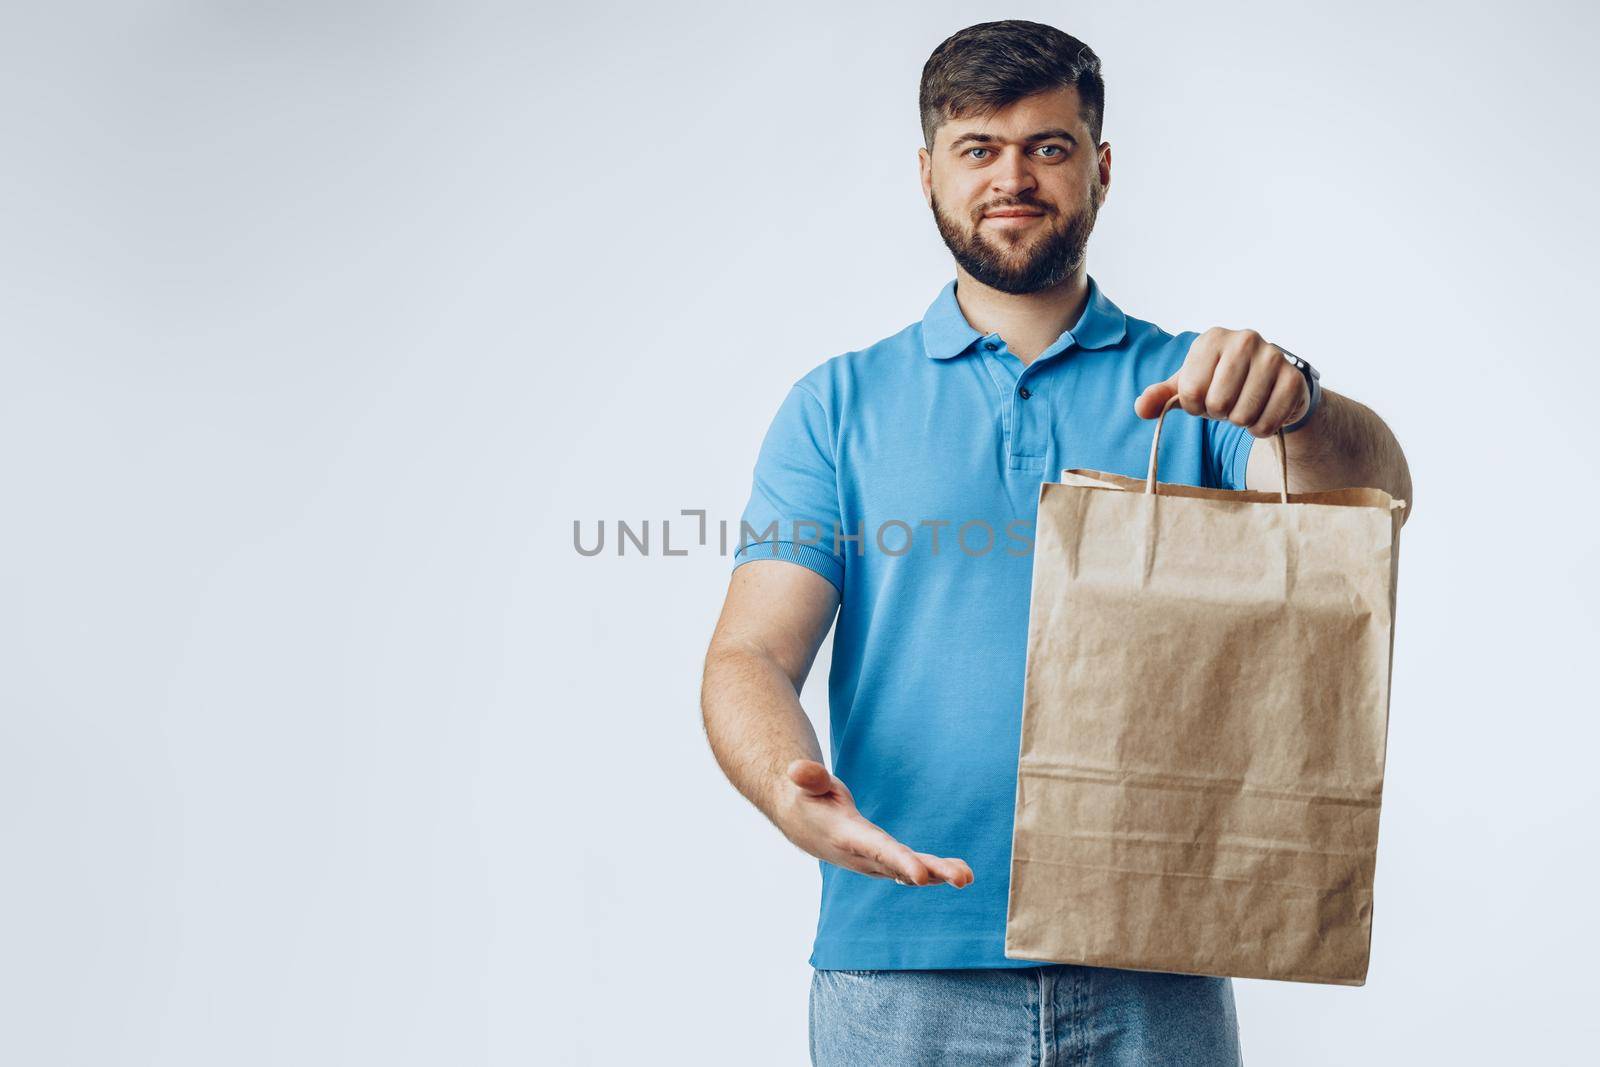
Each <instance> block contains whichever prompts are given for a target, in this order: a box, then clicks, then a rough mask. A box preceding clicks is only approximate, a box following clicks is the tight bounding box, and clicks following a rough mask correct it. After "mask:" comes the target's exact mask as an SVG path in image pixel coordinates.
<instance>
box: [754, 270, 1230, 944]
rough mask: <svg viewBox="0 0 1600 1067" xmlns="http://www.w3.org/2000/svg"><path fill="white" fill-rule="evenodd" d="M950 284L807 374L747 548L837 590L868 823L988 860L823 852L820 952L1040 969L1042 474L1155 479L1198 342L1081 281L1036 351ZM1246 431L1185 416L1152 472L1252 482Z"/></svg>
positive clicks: (838, 753) (1168, 477)
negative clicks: (1162, 417) (1037, 711)
mask: <svg viewBox="0 0 1600 1067" xmlns="http://www.w3.org/2000/svg"><path fill="white" fill-rule="evenodd" d="M955 293H956V282H955V281H953V280H952V281H951V282H949V283H948V284H946V285H945V287H944V288H943V290H942V291H940V293H939V295H938V297H936V298H935V299H934V301H933V303H932V304H931V305H930V306H929V307H928V310H927V313H926V314H925V315H923V317H922V319H921V321H919V322H914V323H912V324H911V325H909V326H907V327H906V328H905V329H903V330H901V331H900V332H898V333H896V334H894V335H893V336H891V337H886V338H884V339H883V340H881V341H879V342H878V343H877V344H874V345H872V346H871V347H869V348H866V349H863V350H861V351H856V352H847V353H845V354H843V355H840V356H835V357H834V358H832V359H830V360H828V361H827V362H826V363H823V364H822V365H820V366H818V367H816V368H815V369H813V370H812V371H811V372H810V373H808V374H806V375H805V377H803V378H801V379H800V380H799V381H798V382H796V383H795V384H794V386H793V387H792V388H791V389H790V391H789V394H788V395H787V396H786V397H785V398H784V399H783V402H782V404H781V405H780V406H779V408H778V412H777V415H776V417H775V418H774V419H773V421H772V424H771V427H770V429H769V430H768V431H767V435H766V439H765V440H764V441H763V442H762V445H761V450H760V453H759V456H758V458H757V460H756V466H755V478H754V487H753V490H752V492H751V495H750V502H749V504H748V506H747V507H746V509H745V512H744V515H743V520H742V528H741V529H742V537H741V540H742V541H744V542H746V543H745V544H743V545H741V547H740V548H739V550H738V551H737V553H736V555H735V558H734V566H735V567H737V566H739V565H741V564H743V563H747V562H750V561H751V560H757V559H772V558H779V559H785V560H788V561H789V562H790V563H793V564H798V565H800V566H804V567H808V568H810V569H811V570H813V571H816V572H817V573H818V574H820V575H822V577H824V578H826V579H827V580H828V581H830V582H832V583H833V584H834V585H835V586H837V587H838V589H839V593H840V598H841V599H840V608H839V617H838V620H837V623H836V629H835V631H834V639H833V667H832V671H831V673H830V674H829V676H828V704H829V725H830V728H831V736H830V747H831V749H832V770H833V773H834V774H836V775H838V776H839V777H840V778H842V779H843V780H844V782H845V784H846V785H848V786H849V787H850V790H851V792H852V793H853V794H854V795H855V799H856V803H857V805H858V806H859V808H860V810H861V813H862V815H864V816H865V817H866V818H868V819H870V820H871V821H872V822H874V823H876V824H877V825H879V826H881V827H883V828H884V829H885V830H887V831H888V832H889V833H890V834H892V835H893V836H894V837H895V838H897V839H898V840H900V841H901V842H903V843H904V844H906V845H908V846H910V847H911V848H912V849H914V850H915V851H918V852H931V853H933V854H935V855H939V856H957V857H960V858H962V859H964V860H966V861H967V863H968V864H969V865H970V866H971V867H972V871H973V876H974V881H973V883H972V885H970V886H968V887H967V888H965V889H959V890H958V889H953V888H951V887H950V886H946V885H940V886H921V887H914V886H902V885H898V884H896V883H895V882H894V881H892V880H890V879H886V878H873V877H870V876H867V875H862V874H857V873H855V872H854V871H850V870H846V869H844V868H841V867H836V866H834V865H833V864H830V863H822V864H821V867H822V905H821V915H820V918H819V921H818V924H817V935H816V941H815V944H814V947H813V951H812V954H811V959H810V962H811V965H812V966H813V967H816V968H819V969H824V970H827V969H855V970H867V969H878V968H889V969H897V968H952V967H1023V966H1028V965H1029V963H1030V961H1027V960H1013V959H1007V958H1006V956H1005V953H1004V951H1003V946H1004V941H1005V924H1006V899H1007V888H1008V883H1009V881H1010V872H1011V829H1012V820H1013V814H1014V805H1015V802H1016V792H1017V751H1018V748H1019V746H1020V741H1021V726H1022V679H1023V667H1024V662H1025V657H1026V654H1027V633H1028V599H1029V594H1030V590H1031V582H1032V573H1033V572H1032V567H1033V553H1032V547H1033V521H1034V518H1035V515H1036V513H1037V508H1038V502H1039V485H1040V483H1041V482H1042V481H1044V480H1046V479H1049V480H1056V479H1058V478H1059V476H1060V472H1061V470H1062V469H1063V468H1071V467H1083V468H1089V469H1093V470H1101V471H1114V472H1116V473H1119V474H1126V475H1129V476H1132V477H1139V478H1142V477H1144V475H1145V469H1146V466H1147V464H1148V463H1149V457H1150V438H1151V434H1152V432H1153V430H1154V427H1155V423H1154V422H1153V421H1149V420H1145V419H1141V418H1139V417H1138V416H1137V415H1135V414H1134V412H1133V401H1134V398H1135V397H1137V396H1138V395H1139V394H1140V393H1141V392H1142V391H1143V390H1144V388H1145V387H1146V386H1148V385H1150V384H1151V383H1152V382H1158V381H1161V380H1162V379H1164V378H1166V377H1168V376H1169V375H1171V374H1172V373H1173V372H1174V371H1176V370H1177V369H1178V368H1179V367H1180V366H1181V365H1182V363H1183V359H1184V356H1185V355H1186V354H1187V352H1188V350H1189V345H1190V344H1191V342H1193V340H1194V338H1195V336H1196V334H1195V333H1192V332H1190V333H1181V334H1177V335H1176V336H1174V335H1172V334H1169V333H1167V332H1165V331H1163V330H1162V329H1160V328H1159V327H1157V326H1154V325H1152V324H1151V323H1148V322H1142V321H1140V320H1139V319H1135V318H1130V317H1128V316H1127V315H1124V314H1123V313H1122V311H1121V310H1119V309H1118V308H1117V306H1116V305H1115V304H1113V303H1112V302H1111V301H1110V300H1108V299H1107V298H1106V296H1105V294H1103V293H1102V292H1101V291H1100V287H1099V285H1098V284H1096V282H1095V281H1094V279H1093V278H1090V279H1089V299H1088V302H1087V304H1086V306H1085V308H1084V311H1083V314H1082V316H1080V317H1079V319H1078V321H1077V323H1076V324H1075V325H1074V326H1073V327H1072V329H1070V330H1068V331H1067V332H1066V333H1063V334H1062V335H1061V336H1060V337H1059V338H1058V339H1057V340H1056V342H1055V343H1054V344H1052V345H1051V346H1050V347H1049V348H1048V349H1046V350H1045V351H1044V352H1043V353H1042V354H1041V355H1040V356H1039V358H1038V359H1036V360H1034V362H1033V363H1032V364H1030V365H1028V366H1026V367H1024V366H1023V364H1022V362H1021V361H1020V360H1019V359H1018V358H1017V357H1016V356H1015V355H1013V354H1012V353H1011V352H1009V351H1008V350H1007V348H1006V343H1005V341H1004V340H1003V339H1002V338H1001V337H1000V336H999V335H998V334H987V335H985V334H980V333H979V332H978V331H977V330H975V329H973V328H972V326H971V325H970V324H969V323H968V322H967V320H966V318H965V316H964V315H963V314H962V313H961V308H960V305H959V304H957V303H956V296H955ZM1252 440H1253V438H1252V437H1251V436H1250V434H1249V433H1248V432H1247V431H1246V430H1245V429H1243V428H1242V427H1239V426H1235V425H1233V424H1232V423H1228V422H1219V421H1214V420H1211V419H1205V418H1197V417H1195V416H1191V415H1188V414H1186V413H1185V412H1183V411H1182V410H1181V409H1176V408H1175V409H1173V411H1172V412H1170V413H1169V414H1168V416H1167V421H1166V425H1165V427H1164V429H1163V431H1162V443H1161V457H1160V470H1159V471H1158V472H1157V476H1158V478H1159V479H1160V480H1161V481H1164V482H1181V483H1186V484H1190V485H1204V486H1212V487H1222V488H1228V489H1242V488H1243V487H1244V477H1245V463H1246V461H1247V460H1248V458H1249V454H1250V445H1251V442H1252ZM1089 622H1091V623H1092V620H1089Z"/></svg>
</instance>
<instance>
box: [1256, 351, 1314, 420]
mask: <svg viewBox="0 0 1600 1067" xmlns="http://www.w3.org/2000/svg"><path fill="white" fill-rule="evenodd" d="M1284 371H1285V373H1283V374H1280V375H1279V376H1278V381H1277V383H1276V384H1275V385H1273V387H1272V394H1271V396H1270V397H1268V399H1267V403H1266V407H1265V408H1263V409H1262V412H1261V417H1260V418H1258V419H1256V421H1255V422H1253V423H1251V424H1250V426H1249V430H1250V433H1251V435H1252V436H1254V437H1271V436H1272V435H1273V434H1275V433H1277V432H1278V428H1279V427H1280V426H1283V425H1285V424H1286V423H1287V422H1288V421H1289V416H1290V415H1295V414H1298V413H1299V410H1300V409H1301V408H1302V407H1303V406H1304V403H1305V401H1306V400H1307V396H1306V394H1307V393H1308V392H1309V390H1307V388H1306V380H1305V378H1303V377H1301V375H1300V372H1299V371H1297V370H1295V369H1294V368H1293V367H1291V366H1289V365H1288V364H1285V365H1284Z"/></svg>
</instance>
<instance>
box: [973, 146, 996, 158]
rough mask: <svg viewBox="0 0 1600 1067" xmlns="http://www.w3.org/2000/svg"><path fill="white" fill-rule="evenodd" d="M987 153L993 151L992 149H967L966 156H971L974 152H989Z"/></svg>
mask: <svg viewBox="0 0 1600 1067" xmlns="http://www.w3.org/2000/svg"><path fill="white" fill-rule="evenodd" d="M989 151H993V149H989V148H969V149H967V155H969V156H972V153H974V152H989ZM972 158H974V159H976V158H978V157H977V156H972Z"/></svg>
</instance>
